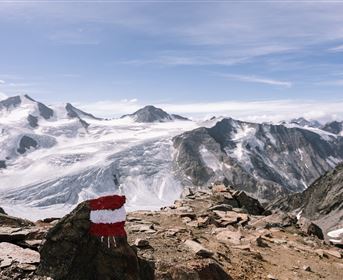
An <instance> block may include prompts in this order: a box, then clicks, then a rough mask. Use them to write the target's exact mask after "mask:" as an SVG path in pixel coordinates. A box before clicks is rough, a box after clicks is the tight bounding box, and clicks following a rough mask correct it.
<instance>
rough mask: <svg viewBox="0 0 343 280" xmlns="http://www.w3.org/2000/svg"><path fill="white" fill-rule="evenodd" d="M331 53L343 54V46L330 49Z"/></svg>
mask: <svg viewBox="0 0 343 280" xmlns="http://www.w3.org/2000/svg"><path fill="white" fill-rule="evenodd" d="M329 51H331V52H343V45H340V46H337V47H334V48H331V49H329Z"/></svg>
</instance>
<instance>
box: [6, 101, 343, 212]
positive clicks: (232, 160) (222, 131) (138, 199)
mask: <svg viewBox="0 0 343 280" xmlns="http://www.w3.org/2000/svg"><path fill="white" fill-rule="evenodd" d="M0 104H1V105H0V145H1V150H0V173H1V175H0V205H1V206H2V207H3V208H5V210H6V211H7V212H8V213H10V214H13V215H17V216H21V217H29V218H43V217H49V216H50V217H51V216H61V215H64V214H65V213H66V212H68V211H70V209H71V208H73V207H74V206H75V205H76V204H78V203H79V202H81V201H83V200H85V199H89V198H94V197H97V196H99V195H105V194H112V193H116V192H120V193H123V194H125V195H126V196H127V198H128V203H127V205H128V209H146V208H149V209H151V208H159V207H160V206H162V205H166V204H170V203H172V202H173V201H174V200H175V199H177V198H178V197H179V195H180V193H181V192H182V190H183V187H184V186H185V185H196V186H199V187H205V186H206V185H207V184H208V183H210V182H212V181H213V180H217V179H218V178H223V177H226V178H227V179H229V181H230V182H231V183H232V184H233V185H234V186H235V187H237V188H241V189H244V190H247V191H248V192H249V193H251V194H254V195H255V196H256V197H260V198H264V199H266V198H274V197H275V196H277V195H278V194H280V193H282V194H283V193H288V192H290V191H301V190H303V189H305V188H306V187H307V186H308V185H309V184H310V183H311V182H312V181H313V180H314V179H316V178H317V177H319V176H320V175H322V174H323V173H324V172H325V171H326V170H329V169H332V168H334V166H335V165H336V164H337V163H338V162H340V161H341V160H342V158H343V149H342V137H340V136H338V135H336V134H333V133H330V132H326V131H323V130H320V129H319V128H313V127H308V126H306V127H301V126H299V125H294V124H292V125H272V124H254V123H247V122H242V121H237V120H233V119H225V118H222V117H220V118H217V119H213V120H211V121H206V122H194V121H184V118H182V117H178V116H175V115H172V114H168V113H166V112H164V111H163V110H161V109H158V108H155V107H152V106H147V107H145V108H142V109H141V110H138V111H137V112H136V113H134V114H131V115H126V116H125V117H123V118H120V119H112V120H105V119H100V118H97V117H95V116H93V115H91V114H89V113H86V112H84V111H82V110H80V109H78V108H76V107H74V106H73V105H71V104H69V103H67V104H63V105H56V106H49V107H48V106H46V105H44V104H42V103H40V102H37V101H35V100H33V99H32V98H30V97H28V96H17V97H11V98H9V99H7V100H3V101H1V103H0ZM30 116H32V117H30Z"/></svg>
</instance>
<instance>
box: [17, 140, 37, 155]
mask: <svg viewBox="0 0 343 280" xmlns="http://www.w3.org/2000/svg"><path fill="white" fill-rule="evenodd" d="M37 146H38V143H37V141H36V140H34V139H32V138H31V137H29V136H26V135H24V136H23V137H22V138H21V139H20V142H19V147H18V149H17V152H18V153H19V154H24V153H25V152H26V151H27V150H29V149H30V148H36V147H37Z"/></svg>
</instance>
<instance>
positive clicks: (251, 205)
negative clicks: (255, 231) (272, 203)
mask: <svg viewBox="0 0 343 280" xmlns="http://www.w3.org/2000/svg"><path fill="white" fill-rule="evenodd" d="M233 198H234V199H235V200H236V201H237V202H238V204H239V207H241V208H245V209H246V210H247V211H248V213H249V214H251V215H262V214H263V213H264V211H265V209H264V208H263V207H262V205H261V204H260V202H259V201H258V200H257V199H255V198H252V197H250V196H248V195H247V194H246V193H245V192H244V191H236V192H235V193H234V194H233Z"/></svg>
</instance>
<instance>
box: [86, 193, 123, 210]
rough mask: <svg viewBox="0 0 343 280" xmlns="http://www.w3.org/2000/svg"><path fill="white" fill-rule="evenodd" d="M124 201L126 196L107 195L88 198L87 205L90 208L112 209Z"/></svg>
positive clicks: (120, 205)
mask: <svg viewBox="0 0 343 280" xmlns="http://www.w3.org/2000/svg"><path fill="white" fill-rule="evenodd" d="M125 201H126V197H125V196H123V195H109V196H102V197H99V198H97V199H92V200H90V201H89V206H90V208H91V210H105V209H109V210H114V209H118V208H120V207H122V206H123V205H124V203H125Z"/></svg>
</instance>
